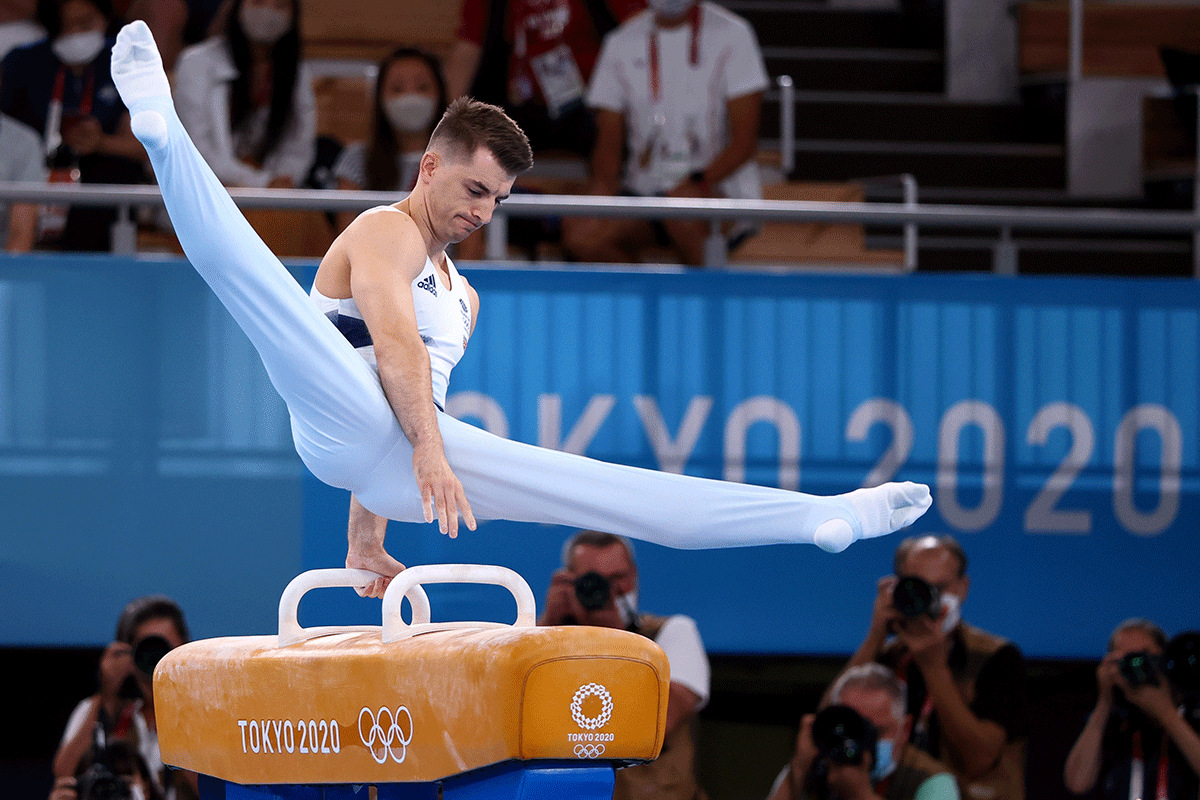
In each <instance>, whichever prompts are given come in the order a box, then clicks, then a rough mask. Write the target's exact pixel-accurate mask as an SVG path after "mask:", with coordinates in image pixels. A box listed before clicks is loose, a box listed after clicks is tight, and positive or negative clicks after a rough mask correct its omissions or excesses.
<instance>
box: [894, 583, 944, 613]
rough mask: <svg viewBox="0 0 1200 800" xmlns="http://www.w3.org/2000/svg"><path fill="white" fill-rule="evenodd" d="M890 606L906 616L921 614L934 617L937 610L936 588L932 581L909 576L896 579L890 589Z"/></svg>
mask: <svg viewBox="0 0 1200 800" xmlns="http://www.w3.org/2000/svg"><path fill="white" fill-rule="evenodd" d="M892 606H893V607H894V608H895V609H896V610H897V611H899V612H900V613H901V614H903V615H904V616H906V617H909V618H912V617H919V616H921V615H922V614H924V615H926V616H929V617H936V616H937V612H938V590H937V587H936V586H934V585H933V584H932V583H928V582H926V581H923V580H921V579H920V578H917V577H914V576H909V577H907V578H900V579H899V580H898V581H896V586H895V588H894V589H892Z"/></svg>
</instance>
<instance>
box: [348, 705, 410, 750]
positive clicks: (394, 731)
mask: <svg viewBox="0 0 1200 800" xmlns="http://www.w3.org/2000/svg"><path fill="white" fill-rule="evenodd" d="M401 713H403V714H404V716H406V717H408V733H405V732H404V728H402V727H401V726H400V715H401ZM364 716H365V717H366V718H367V719H369V720H370V721H371V724H370V725H369V726H367V727H366V728H364V727H363V717H364ZM385 716H386V717H387V720H386V722H385V721H384V717H385ZM413 732H414V731H413V719H412V714H411V713H409V710H408V709H407V708H406V707H405V706H397V707H396V711H395V713H392V710H391V709H390V708H388V707H387V706H384V707H382V708H380V709H379V713H378V715H376V714H375V713H373V712H372V711H371V709H369V708H367V707H366V706H363V710H362V711H360V712H358V737H359V738H360V739H362V743H363V744H364V745H366V747H367V750H368V751H370V753H371V758H373V759H375V763H377V764H383V763H385V762H386V761H387V760H388V756H391V758H392V761H395V762H396V763H397V764H403V763H404V759H405V757H406V756H407V755H408V745H409V744H410V743H411V742H412V738H413ZM377 742H378V747H376V743H377ZM397 750H399V752H400V755H399V756H397V755H396V751H397Z"/></svg>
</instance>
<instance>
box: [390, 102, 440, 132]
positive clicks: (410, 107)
mask: <svg viewBox="0 0 1200 800" xmlns="http://www.w3.org/2000/svg"><path fill="white" fill-rule="evenodd" d="M436 105H437V100H436V99H434V98H432V97H430V96H429V95H425V94H416V93H414V92H410V93H408V94H399V95H396V96H395V97H390V98H388V99H387V100H384V101H383V113H384V114H385V115H386V116H387V119H388V122H390V123H391V124H392V127H393V128H395V129H396V130H398V131H403V132H404V133H420V132H422V131H426V130H429V123H431V122H433V112H434V111H435V110H436V108H435V106H436Z"/></svg>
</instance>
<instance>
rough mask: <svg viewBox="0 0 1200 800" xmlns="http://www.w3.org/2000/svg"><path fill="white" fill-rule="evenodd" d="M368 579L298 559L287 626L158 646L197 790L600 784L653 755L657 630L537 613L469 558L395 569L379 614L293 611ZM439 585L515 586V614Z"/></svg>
mask: <svg viewBox="0 0 1200 800" xmlns="http://www.w3.org/2000/svg"><path fill="white" fill-rule="evenodd" d="M375 577H377V576H376V575H375V574H374V573H371V572H367V571H365V570H352V569H330V570H313V571H310V572H305V573H302V574H301V575H299V576H297V577H296V578H295V579H294V580H292V582H291V583H290V584H288V586H287V588H286V589H285V590H284V592H283V595H282V596H281V597H280V601H279V634H278V636H238V637H225V638H219V639H206V640H201V641H195V642H191V643H189V644H186V645H184V646H182V647H179V648H176V649H175V650H173V651H171V652H170V653H168V654H167V655H166V656H165V657H164V658H163V659H162V661H161V662H159V664H158V667H157V668H156V669H155V672H154V702H155V707H156V710H157V714H158V735H159V746H160V748H161V751H162V758H163V762H164V763H166V764H169V765H171V766H174V767H179V768H181V769H187V770H192V771H194V772H197V773H199V774H200V776H201V778H200V794H201V800H268V798H280V799H281V800H282V799H284V798H286V800H334V799H335V798H336V799H338V800H343V799H344V800H350V799H351V798H354V800H366V799H367V798H368V797H371V798H378V800H427V799H428V800H475V798H489V800H490V799H491V798H497V799H498V800H562V798H580V800H599V798H606V799H607V798H611V797H612V792H613V783H614V770H615V769H616V768H617V767H619V766H625V765H629V764H635V763H642V762H645V761H650V760H653V759H654V758H657V757H658V754H659V750H660V749H661V748H662V743H663V734H664V729H665V725H666V718H667V696H668V690H669V685H670V672H669V666H668V664H667V658H666V655H665V654H664V653H663V651H662V650H661V649H660V648H659V647H658V646H657V645H656V644H654V643H653V642H652V641H650V640H649V639H646V638H645V637H642V636H638V635H637V634H634V633H629V632H627V631H619V630H611V629H608V628H593V627H537V626H536V625H535V614H534V606H535V604H534V598H533V592H532V591H530V588H529V585H528V584H527V583H526V582H525V581H524V580H523V579H522V578H521V576H520V575H518V574H517V573H515V572H513V571H512V570H509V569H505V568H503V567H494V566H482V565H475V564H436V565H426V566H416V567H410V568H409V569H407V570H405V571H404V572H401V573H400V574H399V575H398V576H396V578H395V579H394V580H393V581H392V582H391V584H390V585H389V586H388V589H387V592H386V594H385V596H384V599H383V619H382V623H383V624H382V626H341V627H337V626H325V627H310V628H302V627H301V626H300V624H299V621H298V618H297V612H298V610H299V605H300V598H301V597H302V596H303V595H304V594H305V593H306V592H308V591H309V590H310V589H314V588H320V587H337V586H362V585H364V584H366V583H368V582H369V581H371V580H373V579H374V578H375ZM431 583H491V584H498V585H500V586H504V587H505V588H507V589H509V590H510V591H511V592H512V594H513V596H514V597H515V598H516V601H517V619H516V621H515V622H514V623H513V624H512V625H507V624H503V623H491V622H431V621H430V607H429V597H428V595H427V594H426V593H425V591H424V589H423V588H422V584H431ZM406 598H407V599H408V601H409V604H410V606H411V609H412V614H411V620H412V621H411V622H410V623H405V622H404V620H403V618H402V617H401V614H400V611H401V603H402V601H403V600H404V599H406ZM372 789H373V791H372Z"/></svg>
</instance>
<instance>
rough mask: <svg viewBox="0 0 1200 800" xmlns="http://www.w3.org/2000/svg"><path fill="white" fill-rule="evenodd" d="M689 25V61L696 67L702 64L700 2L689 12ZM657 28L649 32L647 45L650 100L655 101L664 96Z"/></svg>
mask: <svg viewBox="0 0 1200 800" xmlns="http://www.w3.org/2000/svg"><path fill="white" fill-rule="evenodd" d="M688 26H689V27H690V28H691V33H692V38H691V46H690V48H689V51H688V62H689V63H690V64H691V65H692V67H693V68H695V67H697V66H699V64H700V4H699V3H695V4H693V5H692V9H691V11H689V12H688ZM657 30H658V28H657V26H655V27H654V28H653V29H651V31H650V34H649V39H650V41H649V43H648V45H647V47H648V48H649V56H650V73H649V76H648V77H649V80H650V100H651V101H653V102H655V103H657V102H658V101H659V100H660V99H661V97H662V81H661V80H660V78H659V69H660V68H659V65H658V61H659V58H658V36H657V35H656V34H657Z"/></svg>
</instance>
